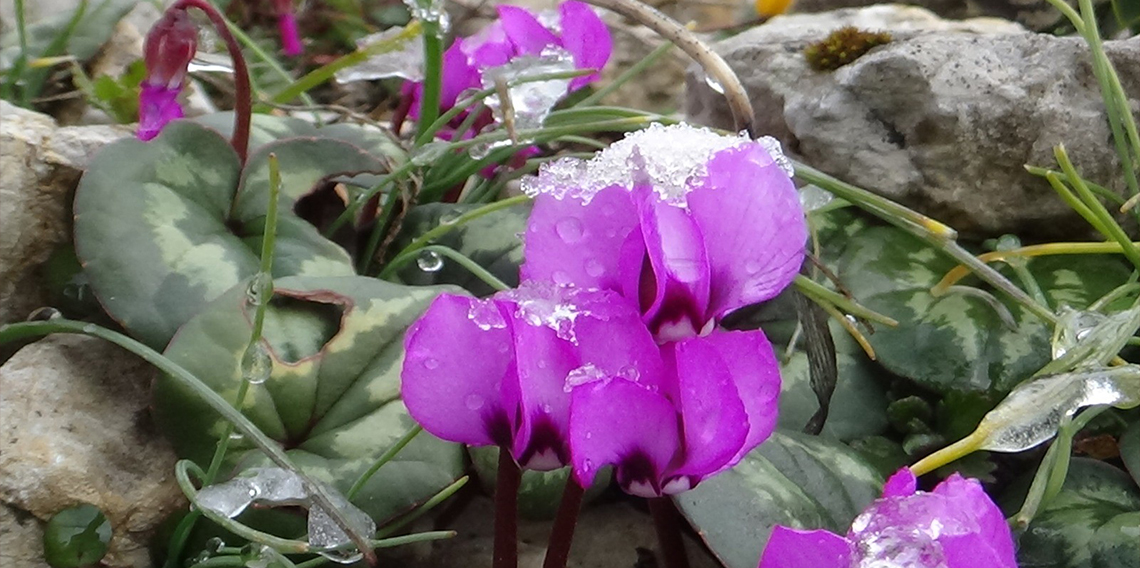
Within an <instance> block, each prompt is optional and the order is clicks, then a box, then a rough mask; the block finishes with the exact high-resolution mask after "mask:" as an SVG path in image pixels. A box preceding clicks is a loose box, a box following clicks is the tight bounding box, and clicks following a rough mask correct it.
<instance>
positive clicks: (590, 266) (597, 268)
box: [586, 258, 606, 278]
mask: <svg viewBox="0 0 1140 568" xmlns="http://www.w3.org/2000/svg"><path fill="white" fill-rule="evenodd" d="M605 273H606V267H605V266H603V265H602V263H600V262H598V259H596V258H591V259H590V260H587V261H586V274H589V275H590V276H592V277H594V278H598V277H600V276H602V275H603V274H605Z"/></svg>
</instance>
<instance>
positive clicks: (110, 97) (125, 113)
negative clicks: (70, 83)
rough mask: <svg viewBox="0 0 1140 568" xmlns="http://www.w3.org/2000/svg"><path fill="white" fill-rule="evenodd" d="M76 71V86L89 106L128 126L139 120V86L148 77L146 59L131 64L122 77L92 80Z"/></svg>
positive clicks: (78, 70) (108, 76) (103, 76)
mask: <svg viewBox="0 0 1140 568" xmlns="http://www.w3.org/2000/svg"><path fill="white" fill-rule="evenodd" d="M74 71H75V77H74V78H73V80H74V81H75V86H76V87H78V88H79V89H80V90H81V91H83V93H84V94H85V95H87V101H88V102H89V103H91V104H92V105H94V106H96V107H99V108H100V109H101V110H102V111H103V112H105V113H107V114H108V115H109V116H110V117H111V118H114V119H115V120H116V121H118V122H121V123H124V124H126V123H131V122H135V121H136V120H137V119H138V115H139V84H140V83H142V81H143V79H144V78H145V77H146V65H145V64H144V63H143V60H142V59H139V60H137V61H135V62H134V63H131V64H130V65H129V66H128V67H127V70H126V72H124V73H123V75H122V76H120V77H112V76H110V75H99V76H98V77H95V78H94V79H91V78H88V77H87V76H85V75H83V74H82V69H78V68H76V69H74Z"/></svg>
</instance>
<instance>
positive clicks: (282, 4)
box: [273, 0, 304, 57]
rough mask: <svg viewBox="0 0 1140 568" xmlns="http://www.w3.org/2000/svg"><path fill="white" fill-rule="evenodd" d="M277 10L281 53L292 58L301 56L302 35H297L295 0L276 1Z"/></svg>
mask: <svg viewBox="0 0 1140 568" xmlns="http://www.w3.org/2000/svg"><path fill="white" fill-rule="evenodd" d="M273 4H274V7H275V8H276V10H277V31H278V33H280V34H281V51H283V52H284V53H285V55H288V56H290V57H296V56H298V55H301V53H302V52H303V51H304V49H303V48H302V47H301V35H300V34H299V33H297V16H296V15H295V14H294V13H293V0H274V2H273Z"/></svg>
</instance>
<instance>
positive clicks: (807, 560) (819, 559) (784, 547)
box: [758, 526, 851, 568]
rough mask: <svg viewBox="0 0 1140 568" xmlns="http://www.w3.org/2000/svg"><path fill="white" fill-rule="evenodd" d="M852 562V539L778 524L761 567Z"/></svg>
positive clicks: (839, 566)
mask: <svg viewBox="0 0 1140 568" xmlns="http://www.w3.org/2000/svg"><path fill="white" fill-rule="evenodd" d="M850 562H851V543H850V542H848V541H847V539H845V538H843V537H841V536H839V535H837V534H834V533H830V532H828V531H825V530H814V531H805V530H797V529H789V528H787V527H781V526H776V527H775V528H773V529H772V535H771V536H769V537H768V545H767V546H765V547H764V554H763V555H762V556H761V557H760V565H759V567H758V568H847V566H848V565H849V564H850Z"/></svg>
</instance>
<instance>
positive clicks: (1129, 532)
mask: <svg viewBox="0 0 1140 568" xmlns="http://www.w3.org/2000/svg"><path fill="white" fill-rule="evenodd" d="M1019 544H1020V546H1019V547H1018V565H1019V566H1021V568H1134V567H1135V566H1136V565H1137V563H1138V562H1140V491H1138V490H1137V488H1136V486H1135V484H1133V483H1132V480H1131V479H1130V478H1129V477H1128V475H1127V474H1126V473H1124V472H1122V471H1120V470H1119V469H1116V468H1115V467H1113V466H1111V465H1109V464H1106V463H1104V462H1099V461H1095V460H1091V459H1086V458H1074V459H1073V461H1072V462H1071V463H1070V464H1069V475H1068V476H1067V477H1066V478H1065V484H1064V486H1063V487H1062V489H1061V492H1060V493H1058V494H1057V496H1056V497H1054V498H1053V499H1052V500H1051V501H1049V503H1048V504H1047V505H1046V506H1045V508H1044V509H1043V510H1042V511H1040V512H1039V513H1038V514H1037V516H1036V517H1035V518H1034V519H1033V522H1032V524H1030V525H1029V529H1028V531H1027V532H1026V533H1025V534H1024V535H1022V537H1021V541H1020V543H1019Z"/></svg>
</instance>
